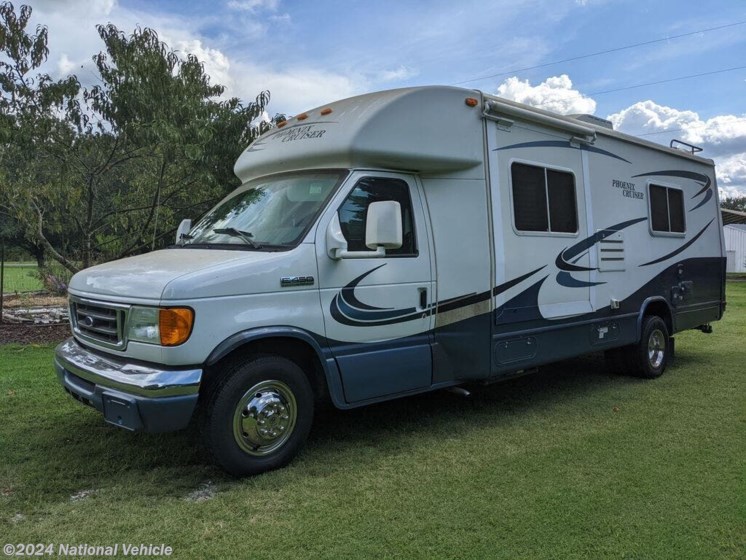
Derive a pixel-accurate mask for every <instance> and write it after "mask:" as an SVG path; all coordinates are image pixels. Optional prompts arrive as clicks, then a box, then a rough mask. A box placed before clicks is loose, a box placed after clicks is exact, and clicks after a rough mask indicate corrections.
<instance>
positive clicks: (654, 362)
mask: <svg viewBox="0 0 746 560" xmlns="http://www.w3.org/2000/svg"><path fill="white" fill-rule="evenodd" d="M665 354H666V337H665V336H664V335H663V331H661V330H660V329H655V330H654V331H653V332H651V333H650V338H649V339H648V363H649V364H650V366H651V367H653V368H654V369H658V368H659V367H660V366H661V364H662V363H663V358H664V357H665Z"/></svg>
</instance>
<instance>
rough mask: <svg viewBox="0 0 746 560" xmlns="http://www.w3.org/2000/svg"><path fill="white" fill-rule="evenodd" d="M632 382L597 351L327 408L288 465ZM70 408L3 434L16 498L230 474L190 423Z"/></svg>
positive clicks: (149, 494) (148, 493) (322, 461)
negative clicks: (469, 387)
mask: <svg viewBox="0 0 746 560" xmlns="http://www.w3.org/2000/svg"><path fill="white" fill-rule="evenodd" d="M642 383H644V382H643V381H640V380H637V379H631V378H625V377H618V376H614V375H611V374H609V373H608V371H607V369H606V367H605V365H604V361H603V357H602V356H601V355H600V354H599V355H590V356H585V357H582V358H576V359H572V360H568V361H565V362H561V363H558V364H554V365H551V366H546V367H544V368H542V369H541V371H540V372H539V373H536V374H533V375H529V376H526V377H521V378H517V379H513V380H509V381H505V382H502V383H498V384H494V385H491V386H488V387H478V388H475V390H474V392H473V394H472V396H471V397H469V398H463V397H459V396H457V395H454V394H452V393H448V392H444V391H439V392H433V393H426V394H422V395H418V396H413V397H408V398H403V399H397V400H394V401H389V402H386V403H381V404H377V405H372V406H367V407H363V408H360V409H353V410H349V411H339V410H336V409H327V410H324V411H320V412H319V413H318V414H317V418H316V421H315V424H314V428H313V430H312V433H311V437H310V439H309V442H308V446H307V447H306V449H305V451H304V452H303V454H302V458H301V461H299V462H298V463H296V465H297V468H299V469H303V470H308V471H309V474H310V473H312V472H313V473H314V474H318V473H319V472H322V471H323V472H324V473H325V474H327V475H328V474H331V473H333V472H334V471H335V470H336V468H337V465H338V464H339V463H342V464H343V467H342V468H348V469H349V468H353V469H354V468H361V469H364V468H365V467H366V465H367V464H368V463H367V461H366V459H365V457H364V456H359V455H356V454H355V453H354V452H355V451H356V450H359V449H361V448H366V449H369V450H371V452H372V453H373V454H375V455H376V457H377V458H379V459H385V457H386V456H387V455H388V454H389V453H398V452H400V451H401V449H402V448H404V449H406V448H408V447H411V446H414V445H416V444H417V443H419V442H420V441H421V440H422V439H423V438H437V437H440V436H442V435H452V434H453V426H454V425H457V426H458V431H459V433H460V434H465V433H468V431H469V430H473V429H483V428H485V427H501V426H507V425H508V423H510V422H513V421H514V420H515V419H516V417H517V418H520V416H521V414H528V413H531V412H533V411H541V410H544V409H546V408H551V407H553V406H556V405H560V404H563V403H567V402H568V401H578V400H585V399H588V398H590V397H591V396H592V395H594V394H602V393H603V392H604V391H607V390H609V389H612V388H614V387H615V386H618V387H623V386H629V385H630V384H642ZM73 406H74V408H75V412H74V413H73V412H72V408H68V407H67V406H63V407H61V410H60V411H58V414H57V417H56V421H54V422H51V425H49V426H46V427H45V429H43V430H31V431H26V432H25V433H24V434H21V433H20V431H19V430H16V433H15V434H11V437H14V438H19V439H20V438H22V437H23V438H24V440H23V443H22V445H21V447H20V448H19V449H18V453H15V454H14V457H11V458H10V461H9V471H10V472H13V471H16V475H15V476H13V478H16V479H19V478H20V480H21V481H22V484H23V488H19V492H18V496H17V498H18V499H19V500H24V501H26V500H30V501H31V502H33V503H34V504H35V506H36V507H44V506H45V505H46V504H48V503H53V502H59V501H61V500H65V499H69V496H70V495H72V494H73V493H75V492H77V491H80V490H82V489H99V488H108V489H110V490H111V489H114V491H115V492H114V493H115V494H116V495H117V496H118V498H117V499H123V500H124V499H127V500H130V499H137V498H154V497H184V496H185V495H186V494H187V493H189V492H190V491H191V490H193V489H194V488H195V487H197V486H198V485H199V484H200V483H202V482H204V481H205V480H206V479H209V480H212V481H213V482H217V483H221V482H223V483H224V482H228V481H231V480H234V479H231V478H230V477H228V476H227V475H225V474H223V473H222V471H220V470H219V469H217V468H216V467H214V466H212V465H210V463H209V461H208V458H207V457H206V456H205V454H204V452H203V451H202V450H201V448H200V445H199V441H198V434H197V431H196V430H195V429H194V428H193V427H192V428H190V429H189V430H186V431H182V432H178V433H171V434H144V433H130V432H126V431H123V430H120V429H117V428H114V427H111V426H108V425H107V424H105V423H104V422H103V419H102V418H101V417H100V415H98V413H96V412H95V411H92V410H90V411H83V410H80V406H79V405H78V404H77V403H73V404H71V407H73ZM356 462H357V463H359V464H355V463H356ZM13 463H15V464H13ZM265 476H269V477H271V476H273V475H272V474H269V475H265ZM262 478H264V477H262Z"/></svg>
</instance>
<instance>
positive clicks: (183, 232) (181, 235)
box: [176, 219, 192, 245]
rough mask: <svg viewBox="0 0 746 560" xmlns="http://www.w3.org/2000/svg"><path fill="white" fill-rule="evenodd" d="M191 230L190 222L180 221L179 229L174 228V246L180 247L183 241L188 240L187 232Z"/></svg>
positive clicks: (188, 220)
mask: <svg viewBox="0 0 746 560" xmlns="http://www.w3.org/2000/svg"><path fill="white" fill-rule="evenodd" d="M190 229H192V220H190V219H185V220H181V223H180V224H179V227H177V228H176V244H177V245H182V244H183V243H184V240H185V239H188V235H187V234H188V233H189V230H190Z"/></svg>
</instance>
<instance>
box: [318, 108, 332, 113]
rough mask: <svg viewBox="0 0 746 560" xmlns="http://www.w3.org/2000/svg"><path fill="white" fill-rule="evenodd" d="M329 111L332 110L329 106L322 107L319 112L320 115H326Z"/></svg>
mask: <svg viewBox="0 0 746 560" xmlns="http://www.w3.org/2000/svg"><path fill="white" fill-rule="evenodd" d="M331 112H332V108H331V107H325V108H324V109H321V114H322V115H328V114H330V113H331Z"/></svg>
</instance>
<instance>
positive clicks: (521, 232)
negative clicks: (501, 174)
mask: <svg viewBox="0 0 746 560" xmlns="http://www.w3.org/2000/svg"><path fill="white" fill-rule="evenodd" d="M514 163H520V164H523V165H529V166H532V167H540V168H542V169H544V189H545V192H546V195H547V196H546V198H547V208H546V210H547V223H548V224H549V226H550V227H551V222H550V212H549V184H548V181H547V171H558V172H560V173H568V174H569V175H572V182H573V196H574V198H575V226H576V228H577V229H576V230H575V231H574V232H569V231H551V230H549V231H529V230H523V229H518V227H517V226H516V220H515V218H516V216H515V201H514V200H513V164H514ZM508 183H509V185H510V188H509V189H508V194H509V199H510V218H511V219H510V225H511V227H512V228H513V233H515V234H516V235H525V236H527V237H578V236H579V235H580V230H581V227H580V208H579V205H578V175H577V173H576V171H575V170H574V169H572V168H569V167H562V166H559V165H551V164H548V163H541V162H538V161H534V160H527V159H518V158H511V160H510V161H509V162H508Z"/></svg>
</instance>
